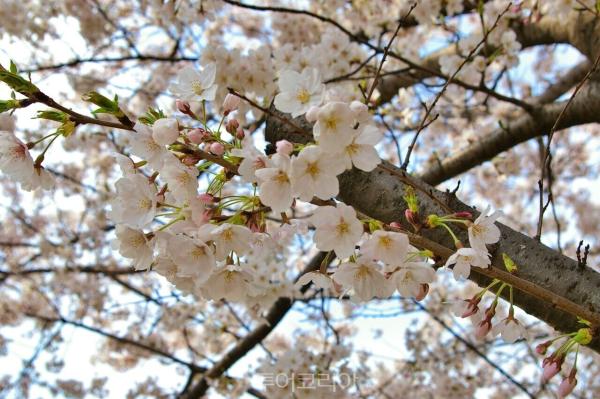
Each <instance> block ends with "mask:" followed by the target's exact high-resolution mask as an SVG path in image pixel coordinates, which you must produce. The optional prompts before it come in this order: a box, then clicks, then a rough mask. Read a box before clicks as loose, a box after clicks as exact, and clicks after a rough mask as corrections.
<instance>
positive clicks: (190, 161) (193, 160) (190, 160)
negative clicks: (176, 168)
mask: <svg viewBox="0 0 600 399" xmlns="http://www.w3.org/2000/svg"><path fill="white" fill-rule="evenodd" d="M199 160H200V158H198V157H194V156H191V155H188V156H185V157H184V158H183V159H182V162H183V163H184V164H185V165H187V166H194V165H196V164H197V163H198V161H199Z"/></svg>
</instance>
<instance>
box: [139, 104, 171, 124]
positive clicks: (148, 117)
mask: <svg viewBox="0 0 600 399" xmlns="http://www.w3.org/2000/svg"><path fill="white" fill-rule="evenodd" d="M161 118H166V116H165V114H164V113H163V112H162V111H161V110H160V109H153V108H148V111H146V114H145V115H144V116H141V117H140V118H139V121H140V122H142V123H143V124H144V125H148V126H152V125H154V122H156V121H157V120H158V119H161Z"/></svg>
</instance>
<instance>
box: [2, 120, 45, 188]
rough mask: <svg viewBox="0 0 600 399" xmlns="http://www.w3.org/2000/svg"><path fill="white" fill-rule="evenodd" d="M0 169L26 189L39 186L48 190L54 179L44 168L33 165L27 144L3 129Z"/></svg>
mask: <svg viewBox="0 0 600 399" xmlns="http://www.w3.org/2000/svg"><path fill="white" fill-rule="evenodd" d="M0 170H1V171H2V172H3V173H6V174H7V175H8V176H10V178H11V179H13V180H14V181H17V182H19V183H21V187H22V188H23V189H24V190H27V191H33V190H35V189H37V188H40V187H41V188H43V189H45V190H49V189H51V188H52V187H53V186H54V179H53V178H52V176H51V175H50V173H49V172H48V171H47V170H46V169H44V168H41V167H38V168H35V167H34V162H33V158H32V157H31V154H30V153H29V149H28V148H27V145H26V144H25V143H23V142H22V141H20V140H19V139H18V138H17V137H16V136H15V135H14V134H13V133H10V132H5V131H0Z"/></svg>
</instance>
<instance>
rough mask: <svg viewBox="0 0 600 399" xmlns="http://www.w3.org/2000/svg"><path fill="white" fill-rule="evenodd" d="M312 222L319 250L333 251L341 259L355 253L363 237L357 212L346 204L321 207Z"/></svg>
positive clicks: (316, 211)
mask: <svg viewBox="0 0 600 399" xmlns="http://www.w3.org/2000/svg"><path fill="white" fill-rule="evenodd" d="M310 221H311V223H312V224H313V225H314V226H315V227H316V231H315V245H316V246H317V248H319V249H320V250H321V251H331V250H333V251H335V254H336V255H337V256H338V258H341V259H344V258H347V257H348V256H350V255H352V254H353V253H354V249H355V246H356V243H357V242H358V241H359V240H360V238H361V236H362V235H363V226H362V223H361V222H360V221H359V220H358V219H357V218H356V211H355V210H354V208H352V207H351V206H348V205H345V204H341V203H340V204H338V205H337V206H335V207H334V206H322V207H319V208H317V209H316V210H315V213H314V215H313V216H312V217H311V219H310Z"/></svg>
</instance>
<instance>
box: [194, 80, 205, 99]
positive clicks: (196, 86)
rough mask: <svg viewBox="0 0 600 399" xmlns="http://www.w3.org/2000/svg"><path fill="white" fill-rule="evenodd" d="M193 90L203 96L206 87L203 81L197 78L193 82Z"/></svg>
mask: <svg viewBox="0 0 600 399" xmlns="http://www.w3.org/2000/svg"><path fill="white" fill-rule="evenodd" d="M192 91H193V92H194V93H195V94H197V95H199V96H201V95H202V93H204V88H203V87H202V83H200V81H199V80H195V81H193V82H192Z"/></svg>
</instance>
